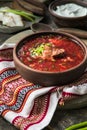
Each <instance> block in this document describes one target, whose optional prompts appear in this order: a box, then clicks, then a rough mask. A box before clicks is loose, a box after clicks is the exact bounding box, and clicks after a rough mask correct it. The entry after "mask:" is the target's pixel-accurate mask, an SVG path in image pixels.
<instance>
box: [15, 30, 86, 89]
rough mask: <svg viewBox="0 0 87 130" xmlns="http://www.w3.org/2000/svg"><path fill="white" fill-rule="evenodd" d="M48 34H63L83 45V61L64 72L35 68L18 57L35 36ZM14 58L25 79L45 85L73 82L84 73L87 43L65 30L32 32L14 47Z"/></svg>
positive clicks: (80, 45)
mask: <svg viewBox="0 0 87 130" xmlns="http://www.w3.org/2000/svg"><path fill="white" fill-rule="evenodd" d="M47 35H54V36H56V35H57V36H62V37H66V38H69V39H70V40H71V41H74V42H75V44H76V45H78V46H79V47H81V50H82V53H83V55H84V56H83V58H82V61H81V62H80V63H79V64H78V65H76V66H74V67H72V68H70V69H67V70H65V71H62V72H58V71H57V72H49V71H46V70H45V71H41V70H38V69H33V68H31V67H29V66H27V65H25V64H24V63H23V62H22V61H21V60H20V58H19V57H18V54H19V50H20V49H21V48H22V47H23V46H24V45H26V43H27V42H29V41H30V40H34V39H35V38H39V37H42V36H47ZM34 43H35V42H34ZM26 58H27V57H26ZM26 58H25V59H26ZM13 59H14V63H15V66H16V69H17V71H18V72H19V73H20V74H21V76H23V78H24V79H26V80H28V81H30V82H32V83H34V84H39V85H42V86H45V87H46V86H54V85H55V86H56V85H60V86H61V85H65V84H68V83H71V82H73V81H74V80H77V79H78V78H79V77H80V76H81V75H82V74H83V73H84V71H85V69H86V66H87V48H86V45H85V44H84V43H83V42H82V41H81V40H80V39H79V38H77V37H75V36H73V35H71V34H68V33H64V32H55V31H49V32H47V31H45V32H39V33H34V34H31V35H29V36H27V37H25V38H24V39H22V40H21V41H19V42H18V43H17V44H16V45H15V47H14V49H13Z"/></svg>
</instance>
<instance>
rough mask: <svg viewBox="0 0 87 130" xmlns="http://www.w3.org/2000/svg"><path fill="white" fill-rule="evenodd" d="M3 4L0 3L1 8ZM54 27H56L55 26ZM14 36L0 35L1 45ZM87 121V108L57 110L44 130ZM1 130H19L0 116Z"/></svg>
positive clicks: (62, 128) (53, 129)
mask: <svg viewBox="0 0 87 130" xmlns="http://www.w3.org/2000/svg"><path fill="white" fill-rule="evenodd" d="M1 5H3V2H2V3H0V6H1ZM53 26H54V25H53ZM13 35H14V34H5V33H0V45H1V44H2V43H3V42H4V41H5V40H6V39H8V38H9V37H11V36H13ZM86 120H87V107H85V108H81V109H75V110H58V109H57V110H56V111H55V113H54V116H53V118H52V121H51V123H50V126H49V127H46V128H44V130H64V129H65V128H66V127H68V126H69V125H72V124H75V123H79V122H81V121H86ZM0 130H18V129H16V128H15V127H14V126H13V125H11V124H10V123H9V122H7V121H6V120H5V119H3V117H1V116H0Z"/></svg>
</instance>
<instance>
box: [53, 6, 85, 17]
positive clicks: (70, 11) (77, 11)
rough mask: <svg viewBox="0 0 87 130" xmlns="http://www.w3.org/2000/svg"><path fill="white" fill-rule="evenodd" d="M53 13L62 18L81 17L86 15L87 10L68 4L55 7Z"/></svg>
mask: <svg viewBox="0 0 87 130" xmlns="http://www.w3.org/2000/svg"><path fill="white" fill-rule="evenodd" d="M54 13H56V14H58V15H60V16H64V17H81V16H85V15H87V8H86V7H83V6H80V5H77V4H74V3H69V4H64V5H60V6H57V7H56V10H54Z"/></svg>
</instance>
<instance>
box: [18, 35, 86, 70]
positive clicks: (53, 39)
mask: <svg viewBox="0 0 87 130" xmlns="http://www.w3.org/2000/svg"><path fill="white" fill-rule="evenodd" d="M83 57H84V53H83V50H82V48H81V47H80V46H79V45H78V44H76V43H75V42H74V41H73V40H71V39H68V38H66V37H64V36H60V35H52V34H51V35H49V34H48V35H43V36H40V37H38V38H32V39H31V40H29V41H27V42H26V43H25V44H24V45H23V46H22V47H21V49H20V50H19V51H18V58H19V59H20V60H21V62H23V63H24V64H25V65H27V66H29V67H31V68H33V69H36V70H41V71H49V72H63V71H66V70H67V69H70V68H72V67H75V66H76V65H78V64H79V63H80V62H81V61H82V60H83Z"/></svg>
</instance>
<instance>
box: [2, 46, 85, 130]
mask: <svg viewBox="0 0 87 130" xmlns="http://www.w3.org/2000/svg"><path fill="white" fill-rule="evenodd" d="M13 47H14V45H13V46H12V45H10V44H8V45H2V46H1V47H0V114H1V115H2V116H3V117H4V118H5V119H6V120H7V121H9V122H10V123H11V124H13V125H14V126H16V127H17V128H18V129H20V130H41V129H43V128H44V127H46V126H47V125H48V124H49V123H50V121H51V119H52V117H53V114H54V112H55V110H56V108H57V105H59V104H61V101H62V100H63V99H64V100H67V99H70V98H71V97H77V96H81V95H84V94H87V72H85V73H84V75H83V76H82V77H81V78H80V79H79V80H78V81H77V82H75V83H72V84H69V85H67V86H61V87H59V86H56V87H55V86H52V87H42V86H39V85H34V84H33V83H30V82H28V81H26V80H25V79H23V78H22V77H21V75H20V74H19V73H18V72H17V71H16V68H15V65H14V61H13ZM56 90H58V91H56ZM61 99H62V100H61Z"/></svg>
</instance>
